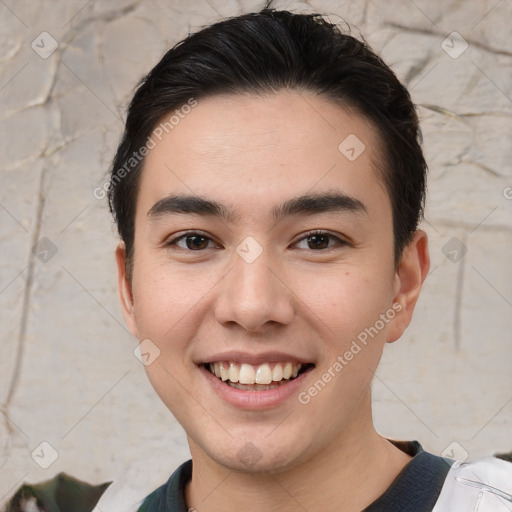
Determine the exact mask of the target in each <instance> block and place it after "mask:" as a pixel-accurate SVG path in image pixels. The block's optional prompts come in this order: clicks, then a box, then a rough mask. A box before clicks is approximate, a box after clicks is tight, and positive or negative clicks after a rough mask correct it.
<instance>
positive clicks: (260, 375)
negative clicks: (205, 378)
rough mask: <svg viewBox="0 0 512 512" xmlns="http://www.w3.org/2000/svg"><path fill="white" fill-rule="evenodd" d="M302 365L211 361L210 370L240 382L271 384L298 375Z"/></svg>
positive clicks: (222, 377) (218, 375) (220, 376)
mask: <svg viewBox="0 0 512 512" xmlns="http://www.w3.org/2000/svg"><path fill="white" fill-rule="evenodd" d="M301 367H302V364H301V363H271V364H269V363H263V364H260V365H259V366H253V365H251V364H246V363H242V364H239V363H235V362H233V361H230V362H229V363H228V362H217V363H210V371H211V372H212V373H214V374H215V376H217V377H219V378H220V379H222V380H229V381H231V382H239V383H240V384H270V383H271V382H273V381H274V382H279V381H280V380H283V379H289V378H290V377H297V375H298V373H299V370H300V369H301Z"/></svg>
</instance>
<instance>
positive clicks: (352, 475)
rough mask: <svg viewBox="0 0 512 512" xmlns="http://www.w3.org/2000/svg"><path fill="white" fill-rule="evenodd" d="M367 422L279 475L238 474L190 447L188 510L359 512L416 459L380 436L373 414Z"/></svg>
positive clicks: (359, 423)
mask: <svg viewBox="0 0 512 512" xmlns="http://www.w3.org/2000/svg"><path fill="white" fill-rule="evenodd" d="M368 416H369V421H365V422H363V423H364V425H362V424H361V422H357V425H353V426H352V427H348V428H347V429H345V430H343V432H341V433H340V434H339V435H337V436H336V438H335V439H333V441H332V442H331V443H329V444H328V445H327V446H326V447H325V448H324V449H323V450H322V451H321V452H319V453H317V454H315V456H314V457H312V458H310V459H308V460H306V461H304V462H301V463H298V464H295V465H291V467H290V469H286V470H284V471H280V472H279V473H272V474H270V473H264V474H254V473H249V472H235V471H232V470H230V469H229V468H226V467H224V466H221V465H219V464H217V463H216V462H215V461H213V460H212V459H211V458H210V457H208V456H207V455H206V454H205V453H204V452H203V451H202V450H200V449H198V447H197V445H192V444H191V452H192V458H193V469H192V479H191V481H190V482H189V484H188V486H187V488H186V492H185V498H186V502H187V506H188V507H190V508H191V509H197V510H199V511H201V512H214V511H218V510H222V511H223V512H235V511H239V510H245V511H247V512H256V511H261V510H268V511H269V512H274V511H275V512H277V511H278V510H279V512H292V511H296V510H298V509H299V510H300V509H303V510H339V511H340V512H359V511H360V510H363V509H364V508H365V507H367V506H368V505H369V504H370V503H372V502H373V501H374V500H376V499H377V498H378V497H379V496H381V495H382V494H383V493H384V492H385V491H386V490H387V489H388V487H389V486H390V485H391V483H392V482H393V480H394V479H395V478H396V477H397V476H398V474H399V473H400V471H401V470H402V469H403V468H404V466H405V465H406V464H407V463H408V462H409V461H410V459H411V457H410V456H409V455H407V454H405V453H404V452H402V451H401V450H399V449H398V448H396V447H395V446H394V445H393V444H391V443H390V442H389V441H387V440H386V439H384V438H383V437H381V436H380V435H378V434H377V432H376V431H375V429H374V427H373V422H372V421H371V412H370V413H369V415H368ZM192 446H194V449H192Z"/></svg>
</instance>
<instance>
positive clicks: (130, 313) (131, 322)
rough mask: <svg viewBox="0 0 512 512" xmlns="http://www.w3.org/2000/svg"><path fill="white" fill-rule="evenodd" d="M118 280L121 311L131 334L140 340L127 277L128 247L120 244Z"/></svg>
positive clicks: (117, 251) (117, 258) (117, 249)
mask: <svg viewBox="0 0 512 512" xmlns="http://www.w3.org/2000/svg"><path fill="white" fill-rule="evenodd" d="M116 263H117V278H118V279H117V280H118V288H119V300H120V301H121V311H122V313H123V317H124V320H125V322H126V325H127V327H128V329H130V332H131V333H132V334H133V335H134V336H135V337H136V338H137V339H138V335H137V334H138V331H137V323H136V321H135V310H134V304H133V293H132V283H131V282H130V280H129V279H128V277H127V275H126V247H125V245H124V243H123V242H119V244H118V246H117V248H116Z"/></svg>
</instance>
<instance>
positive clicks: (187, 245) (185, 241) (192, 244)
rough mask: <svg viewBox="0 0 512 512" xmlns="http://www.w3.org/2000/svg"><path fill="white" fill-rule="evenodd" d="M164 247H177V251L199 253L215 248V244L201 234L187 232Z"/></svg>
mask: <svg viewBox="0 0 512 512" xmlns="http://www.w3.org/2000/svg"><path fill="white" fill-rule="evenodd" d="M209 244H212V245H209ZM165 245H166V246H167V247H170V248H176V247H177V248H178V249H182V250H185V251H186V250H188V251H201V250H203V249H209V248H212V247H216V245H215V243H214V242H213V240H212V239H211V238H210V237H208V236H206V235H203V234H202V233H196V232H194V231H189V232H188V233H184V234H182V235H180V236H177V237H176V238H173V239H171V240H169V241H167V242H166V244H165Z"/></svg>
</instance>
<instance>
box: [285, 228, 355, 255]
mask: <svg viewBox="0 0 512 512" xmlns="http://www.w3.org/2000/svg"><path fill="white" fill-rule="evenodd" d="M295 245H296V246H297V247H298V248H299V249H312V250H317V251H320V250H322V249H330V248H331V247H335V246H343V245H347V242H344V241H343V240H341V239H340V238H338V237H337V236H334V235H332V234H331V233H328V232H325V231H319V232H310V233H306V236H305V237H304V238H301V239H300V240H299V241H298V242H297V243H296V244H295Z"/></svg>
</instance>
